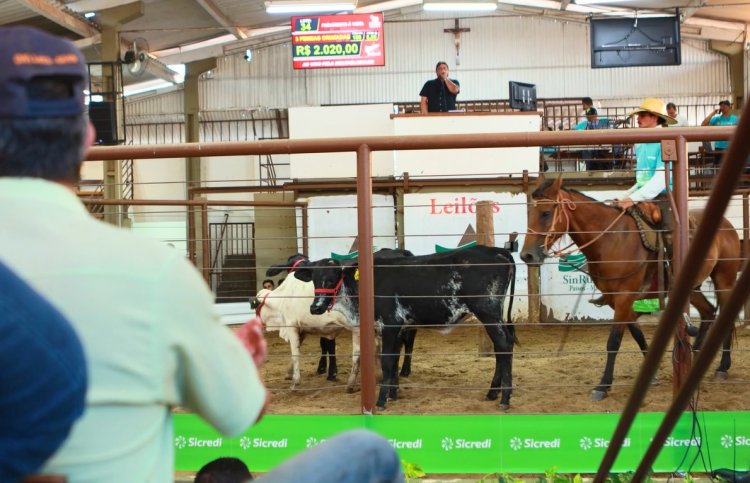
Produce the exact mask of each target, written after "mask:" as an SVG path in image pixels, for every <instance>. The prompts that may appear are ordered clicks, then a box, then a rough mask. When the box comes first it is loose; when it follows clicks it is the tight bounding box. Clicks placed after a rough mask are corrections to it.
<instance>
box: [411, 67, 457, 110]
mask: <svg viewBox="0 0 750 483" xmlns="http://www.w3.org/2000/svg"><path fill="white" fill-rule="evenodd" d="M435 74H436V75H437V77H436V78H435V79H432V80H429V81H427V82H425V83H424V86H422V90H421V91H420V92H419V96H420V103H419V111H420V112H421V113H422V114H427V113H428V112H448V111H455V110H456V96H457V95H458V93H459V92H460V90H461V86H460V84H459V83H458V81H457V80H456V79H450V78H449V77H448V64H446V63H445V62H443V61H440V62H438V63H437V65H436V66H435Z"/></svg>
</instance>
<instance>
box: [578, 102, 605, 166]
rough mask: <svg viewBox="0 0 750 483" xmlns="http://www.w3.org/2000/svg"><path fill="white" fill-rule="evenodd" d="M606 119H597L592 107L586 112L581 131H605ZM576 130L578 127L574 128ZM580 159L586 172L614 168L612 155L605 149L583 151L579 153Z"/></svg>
mask: <svg viewBox="0 0 750 483" xmlns="http://www.w3.org/2000/svg"><path fill="white" fill-rule="evenodd" d="M607 128H609V123H608V121H607V120H606V119H599V113H598V112H597V110H596V109H595V108H593V107H590V108H589V109H588V110H587V111H586V125H585V126H584V127H583V129H586V130H590V129H607ZM576 129H578V126H576ZM581 158H583V160H584V161H585V163H586V171H597V170H610V169H612V168H613V166H614V159H613V158H612V154H611V153H610V152H609V150H607V149H585V150H583V151H581Z"/></svg>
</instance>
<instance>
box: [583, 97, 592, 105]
mask: <svg viewBox="0 0 750 483" xmlns="http://www.w3.org/2000/svg"><path fill="white" fill-rule="evenodd" d="M581 104H588V105H589V106H593V105H594V100H593V99H592V98H590V97H584V98H583V99H581Z"/></svg>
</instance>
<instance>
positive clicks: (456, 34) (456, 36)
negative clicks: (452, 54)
mask: <svg viewBox="0 0 750 483" xmlns="http://www.w3.org/2000/svg"><path fill="white" fill-rule="evenodd" d="M454 22H455V23H454V24H453V28H452V29H443V32H445V33H446V34H453V45H455V46H456V65H460V64H461V56H460V54H461V34H462V33H464V32H471V29H468V28H464V27H459V26H458V19H455V20H454Z"/></svg>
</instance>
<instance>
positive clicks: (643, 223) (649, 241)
mask: <svg viewBox="0 0 750 483" xmlns="http://www.w3.org/2000/svg"><path fill="white" fill-rule="evenodd" d="M625 211H626V212H627V213H628V214H629V215H630V216H631V217H632V218H633V220H635V225H636V226H637V227H638V232H639V234H640V236H641V243H643V246H644V247H646V249H648V250H649V251H652V252H658V251H659V250H660V249H661V247H663V246H665V245H666V243H665V240H664V237H663V234H664V226H663V223H662V220H663V219H664V217H663V216H662V213H661V208H660V207H659V205H658V203H652V202H650V201H641V202H640V203H636V204H634V205H633V206H631V207H630V208H628V209H626V210H625Z"/></svg>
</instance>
